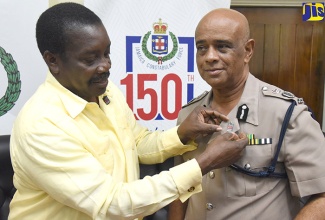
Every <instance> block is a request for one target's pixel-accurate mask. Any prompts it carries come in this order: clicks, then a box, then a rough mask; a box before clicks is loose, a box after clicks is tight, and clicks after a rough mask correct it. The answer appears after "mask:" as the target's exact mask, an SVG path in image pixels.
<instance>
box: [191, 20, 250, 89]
mask: <svg viewBox="0 0 325 220" xmlns="http://www.w3.org/2000/svg"><path fill="white" fill-rule="evenodd" d="M243 35H244V34H243V31H242V30H241V26H240V24H239V23H236V22H233V21H231V20H229V19H227V18H218V19H216V18H215V17H214V18H210V19H205V20H202V22H200V23H199V26H198V27H197V29H196V32H195V41H196V48H197V53H196V62H197V67H198V71H199V73H200V75H201V77H202V78H203V79H204V80H205V81H206V82H207V83H208V84H209V85H210V86H211V87H213V88H216V89H233V88H234V87H235V86H236V85H238V83H239V82H240V81H241V80H245V77H246V74H247V73H244V66H245V64H247V62H248V60H249V59H248V60H247V57H246V54H247V53H246V51H245V43H246V39H244V38H245V37H244V36H243Z"/></svg>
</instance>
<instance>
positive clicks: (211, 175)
mask: <svg viewBox="0 0 325 220" xmlns="http://www.w3.org/2000/svg"><path fill="white" fill-rule="evenodd" d="M209 177H210V179H213V178H214V177H215V174H214V172H213V171H210V172H209Z"/></svg>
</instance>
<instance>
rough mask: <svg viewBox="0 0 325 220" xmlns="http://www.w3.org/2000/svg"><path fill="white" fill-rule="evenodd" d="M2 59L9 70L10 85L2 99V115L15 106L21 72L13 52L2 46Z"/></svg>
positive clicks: (6, 69)
mask: <svg viewBox="0 0 325 220" xmlns="http://www.w3.org/2000/svg"><path fill="white" fill-rule="evenodd" d="M0 60H1V63H2V65H3V67H4V69H5V71H6V72H7V77H8V87H7V90H6V93H5V95H4V96H3V97H2V98H1V99H0V117H1V116H2V115H4V114H6V113H7V112H8V111H9V110H10V109H12V107H14V105H15V102H16V101H17V99H18V98H19V95H20V88H21V82H20V73H19V71H18V67H17V64H16V62H15V61H14V59H13V58H12V56H11V54H9V53H6V51H5V50H4V49H3V48H2V47H0Z"/></svg>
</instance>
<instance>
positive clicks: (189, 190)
mask: <svg viewBox="0 0 325 220" xmlns="http://www.w3.org/2000/svg"><path fill="white" fill-rule="evenodd" d="M194 190H195V187H194V186H192V187H191V188H189V189H188V190H187V191H188V192H193V191H194Z"/></svg>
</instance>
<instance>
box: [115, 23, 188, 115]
mask: <svg viewBox="0 0 325 220" xmlns="http://www.w3.org/2000/svg"><path fill="white" fill-rule="evenodd" d="M170 29H171V28H170V27H169V25H168V24H167V23H166V22H164V21H163V20H162V19H158V21H156V22H153V24H152V26H151V30H149V31H147V32H145V33H144V35H143V36H126V51H125V52H126V77H125V78H124V79H122V80H121V81H120V83H121V85H122V86H125V88H126V99H127V102H128V104H129V106H130V108H131V109H132V110H133V112H134V115H135V117H136V118H137V119H138V120H144V121H149V120H175V119H177V116H178V112H179V110H180V109H181V107H182V104H185V103H186V102H188V101H189V100H191V99H192V98H193V96H194V75H193V72H194V37H180V36H177V35H176V34H174V32H172V31H169V30H170ZM144 103H147V104H146V107H144Z"/></svg>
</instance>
